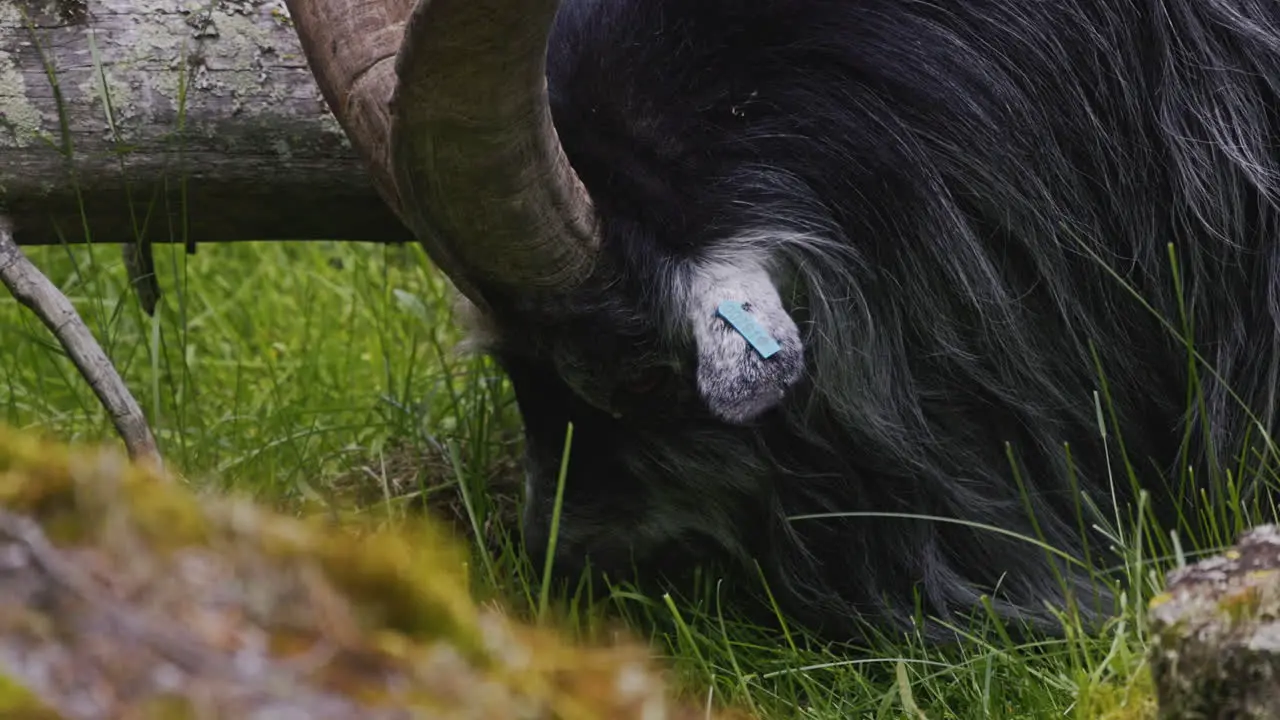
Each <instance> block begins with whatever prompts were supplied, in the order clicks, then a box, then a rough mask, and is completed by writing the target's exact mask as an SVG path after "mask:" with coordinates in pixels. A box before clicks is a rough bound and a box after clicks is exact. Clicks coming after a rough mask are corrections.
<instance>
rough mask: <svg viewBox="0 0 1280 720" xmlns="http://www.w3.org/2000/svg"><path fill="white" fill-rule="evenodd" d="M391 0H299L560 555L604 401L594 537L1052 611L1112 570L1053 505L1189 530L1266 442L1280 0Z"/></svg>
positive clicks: (859, 596) (841, 631)
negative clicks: (1088, 560)
mask: <svg viewBox="0 0 1280 720" xmlns="http://www.w3.org/2000/svg"><path fill="white" fill-rule="evenodd" d="M366 4H367V5H371V6H375V10H367V9H358V10H352V8H353V7H356V4H354V3H349V2H348V1H347V0H291V3H290V8H291V10H292V11H293V14H294V16H295V21H296V22H298V27H299V33H300V35H301V37H302V38H303V42H304V48H306V50H307V53H308V58H309V60H310V62H311V63H312V66H313V68H314V69H316V71H317V77H318V79H319V80H320V82H321V86H322V88H323V89H325V92H326V98H327V99H328V100H329V103H330V106H331V107H334V108H335V113H336V114H337V115H338V117H339V119H340V120H341V121H342V122H343V124H344V127H345V128H347V131H348V133H349V134H350V135H351V136H352V138H353V141H354V142H355V144H356V145H357V147H358V148H359V149H360V150H361V152H362V153H364V154H365V157H366V158H367V159H368V161H369V164H370V167H371V168H372V169H373V171H374V173H375V177H376V179H378V181H379V182H380V183H381V185H380V187H382V188H383V191H384V197H385V198H386V199H387V201H388V202H389V203H391V204H392V205H393V206H394V207H395V208H396V209H397V211H398V212H399V213H400V214H401V217H402V219H403V220H404V221H405V223H406V225H407V226H408V227H409V228H411V229H412V230H413V232H414V233H415V234H416V236H417V237H418V238H419V239H420V240H421V241H422V242H423V243H424V245H425V246H426V247H427V249H428V251H429V252H430V253H431V257H432V258H433V260H434V261H435V262H436V263H437V264H438V265H439V266H440V267H441V268H442V269H443V270H444V272H445V273H446V274H447V275H448V276H449V277H450V278H451V279H452V281H453V282H454V284H455V285H456V286H457V287H458V289H459V290H460V291H461V293H462V294H463V295H464V296H465V297H466V298H467V299H468V302H469V303H470V306H471V307H472V309H473V310H474V312H473V313H472V315H473V316H474V318H475V319H474V325H475V328H476V338H477V342H479V343H480V344H481V346H482V347H484V348H485V349H486V351H488V352H490V353H492V355H493V357H495V358H496V360H497V361H498V362H499V363H500V364H501V366H502V367H503V369H504V370H505V371H506V373H507V374H508V376H509V378H510V381H511V384H512V387H513V389H514V393H515V395H516V400H517V402H518V405H519V410H520V413H521V417H522V418H523V425H524V433H525V445H526V456H527V486H526V500H525V511H524V512H525V516H524V522H523V526H524V533H525V540H526V544H527V546H528V547H529V549H530V552H532V553H534V554H535V555H536V553H537V552H538V549H539V548H542V547H543V546H544V545H545V543H546V540H547V538H548V533H549V528H550V523H549V519H550V515H551V509H552V501H553V499H554V497H555V493H556V486H557V476H558V472H559V468H560V461H561V454H562V450H563V444H564V440H565V435H566V434H565V429H566V426H567V424H568V423H570V422H572V423H573V425H574V436H573V444H572V448H571V457H570V461H569V465H568V474H567V480H566V484H565V488H564V491H563V492H564V496H563V512H562V517H561V520H560V525H559V537H558V541H557V546H556V547H557V550H556V558H555V562H556V566H557V568H558V569H559V570H560V572H563V573H575V572H578V571H580V570H582V569H583V568H585V567H587V566H588V562H589V566H590V567H591V568H593V569H596V570H605V571H611V572H614V573H617V572H619V571H624V570H625V569H627V568H630V567H638V568H641V569H642V571H644V568H648V569H649V571H667V572H672V573H674V571H675V570H676V569H677V568H678V566H680V565H689V566H694V565H699V564H703V563H721V564H724V565H725V566H726V567H730V568H733V567H752V566H753V565H754V564H758V566H759V567H760V568H761V569H762V571H763V574H764V577H765V579H766V580H767V581H768V583H769V586H770V590H771V591H772V593H773V594H774V596H775V598H776V599H777V601H778V603H779V604H780V606H781V607H782V608H783V610H784V611H785V612H786V613H787V614H788V616H790V617H791V618H793V619H794V620H795V621H797V622H799V623H802V624H804V625H807V626H809V627H810V628H812V629H814V630H815V632H820V633H822V634H823V635H825V636H828V637H835V638H842V639H843V638H857V637H862V636H864V635H865V633H866V632H867V628H868V627H871V628H879V629H889V630H902V629H906V628H910V627H912V625H913V623H914V622H915V621H916V619H917V616H918V615H919V614H920V612H919V611H920V610H923V611H924V615H927V616H928V617H929V618H933V619H935V620H938V621H943V620H952V619H954V618H956V617H957V616H959V615H962V614H964V613H966V612H968V611H970V610H972V609H974V608H975V607H976V606H977V605H978V603H979V600H980V598H982V596H984V595H990V596H991V602H992V606H993V607H994V608H995V610H996V612H997V613H998V614H1000V615H1001V616H1002V617H1004V618H1006V619H1008V620H1010V621H1016V622H1018V623H1021V624H1022V625H1023V626H1025V627H1027V628H1030V629H1034V630H1041V631H1046V632H1053V631H1055V629H1056V628H1057V624H1058V621H1057V620H1056V619H1055V616H1054V613H1053V612H1051V611H1050V610H1049V609H1048V608H1047V607H1046V605H1047V604H1049V603H1060V602H1063V601H1066V600H1069V599H1073V598H1082V597H1092V596H1093V595H1094V593H1095V592H1098V591H1099V590H1098V587H1097V586H1096V585H1095V584H1094V583H1093V582H1092V580H1091V575H1092V568H1089V567H1085V566H1084V565H1083V564H1080V563H1077V564H1070V563H1060V562H1054V561H1053V560H1052V559H1051V558H1050V557H1049V555H1047V554H1046V553H1045V552H1044V551H1043V550H1041V549H1040V548H1038V547H1037V546H1036V545H1035V544H1033V543H1031V542H1028V540H1027V539H1026V538H1040V539H1041V540H1042V541H1043V543H1044V544H1046V545H1049V546H1052V547H1054V548H1058V549H1060V550H1062V551H1063V552H1065V553H1068V554H1070V555H1072V556H1076V557H1079V555H1080V553H1081V551H1082V548H1084V547H1085V546H1086V545H1090V544H1092V546H1094V549H1095V552H1094V554H1093V556H1092V561H1093V565H1094V567H1101V566H1103V565H1104V564H1105V563H1104V561H1105V560H1106V558H1108V557H1111V558H1112V559H1114V552H1115V549H1114V548H1108V547H1106V545H1107V543H1106V541H1105V540H1104V539H1103V538H1102V537H1101V536H1100V535H1098V534H1096V532H1095V531H1094V530H1092V529H1091V528H1092V527H1093V526H1094V525H1103V526H1110V525H1113V524H1114V523H1115V522H1116V520H1117V516H1116V514H1115V513H1114V512H1113V508H1114V509H1116V510H1118V511H1119V513H1120V515H1122V516H1123V517H1125V518H1128V519H1133V518H1134V517H1135V515H1136V513H1137V510H1135V509H1133V508H1134V506H1135V500H1136V499H1137V493H1138V491H1139V490H1140V489H1145V490H1146V491H1147V492H1148V493H1149V497H1150V508H1149V512H1150V517H1152V518H1154V519H1155V520H1156V521H1159V522H1161V523H1164V524H1165V526H1166V527H1169V528H1176V529H1178V530H1179V531H1181V532H1183V533H1190V532H1193V531H1194V529H1195V528H1194V527H1193V526H1192V524H1191V523H1190V522H1189V521H1188V518H1189V517H1192V516H1194V515H1195V514H1196V513H1197V512H1199V511H1200V508H1201V506H1200V503H1204V502H1210V503H1212V502H1215V501H1220V499H1221V497H1222V494H1223V488H1222V483H1221V474H1220V473H1219V472H1217V471H1216V468H1219V467H1220V466H1221V463H1222V462H1223V461H1224V458H1233V457H1239V456H1240V453H1246V452H1253V453H1262V454H1263V457H1264V459H1265V458H1268V457H1270V456H1269V455H1268V454H1267V453H1269V450H1270V447H1271V445H1270V439H1269V434H1270V431H1271V429H1272V426H1273V423H1274V421H1275V419H1276V397H1275V396H1276V390H1277V386H1278V380H1280V377H1278V376H1280V324H1278V323H1280V293H1278V292H1277V291H1278V290H1280V245H1278V244H1277V233H1278V232H1280V208H1278V207H1277V202H1276V201H1277V192H1278V191H1280V155H1278V153H1277V138H1278V137H1280V132H1278V131H1280V118H1278V117H1277V108H1278V107H1280V105H1278V104H1277V101H1278V100H1280V5H1277V4H1275V3H1264V2H1257V1H1256V0H1122V1H1117V0H963V1H961V2H953V3H926V2H913V1H910V0H769V1H765V0H733V1H730V0H611V1H609V2H604V1H603V0H563V1H562V2H561V1H557V0H507V1H505V2H504V1H500V0H419V1H418V2H416V3H408V2H403V1H401V0H386V1H385V2H384V3H383V5H382V6H378V4H377V3H366ZM317 7H321V8H327V7H334V8H337V10H324V11H321V10H317V9H316V8H317ZM361 12H371V13H373V14H374V15H376V16H377V17H376V18H374V19H373V20H369V21H367V22H365V23H364V24H363V25H361V24H360V22H359V21H356V20H351V19H350V17H349V16H350V15H352V13H355V14H357V15H358V14H359V13H361ZM325 13H328V14H325ZM343 13H346V15H343ZM344 23H346V24H345V25H344ZM370 27H375V29H376V30H377V31H376V32H374V31H373V30H370V29H369V28H370ZM402 27H403V29H402V30H401V28H402ZM333 38H341V41H342V42H344V43H348V44H356V45H358V47H356V48H355V49H352V48H343V47H341V46H340V44H339V43H337V42H334V41H332V39H333ZM401 38H403V43H402V44H401V45H399V46H398V48H397V46H396V43H398V42H400V40H401ZM366 46H367V47H366ZM397 50H398V54H397ZM361 53H363V54H361ZM393 54H395V65H394V67H392V66H391V60H390V58H391V56H392V55H393ZM355 56H359V57H361V58H364V59H365V62H364V64H363V65H359V63H356V64H355V65H353V64H352V63H351V62H346V61H344V60H343V58H348V59H349V58H350V57H355ZM344 62H345V63H346V64H345V65H344V64H343V63H344ZM357 66H358V67H357ZM352 68H357V69H361V70H363V71H367V72H363V73H358V72H356V71H355V70H353V69H352ZM369 68H372V70H370V69H369ZM360 83H364V85H363V86H361V85H360ZM1175 260H1176V263H1175V262H1174V261H1175ZM1184 328H1190V338H1186V337H1183V334H1182V330H1183V329H1184ZM1189 347H1193V348H1194V349H1195V350H1196V351H1198V352H1199V353H1200V354H1201V361H1202V362H1201V363H1199V364H1198V363H1197V362H1195V361H1192V360H1191V359H1189V358H1190V356H1189V352H1190V351H1189V349H1188V348H1189ZM1203 365H1207V366H1209V368H1211V369H1212V371H1210V370H1207V369H1205V367H1203ZM1192 385H1194V386H1195V390H1196V393H1197V395H1198V396H1199V398H1200V399H1199V400H1198V401H1197V402H1193V403H1189V402H1188V392H1189V391H1188V388H1189V387H1191V386H1192ZM1104 405H1105V406H1106V407H1105V408H1103V407H1102V406H1104ZM1100 408H1102V409H1101V410H1100ZM1104 415H1106V417H1105V418H1104V417H1103V416H1104ZM1100 419H1105V421H1106V424H1107V425H1108V427H1109V432H1110V433H1111V436H1110V437H1109V438H1104V437H1102V432H1101V430H1100V427H1099V422H1100ZM1117 438H1118V439H1119V441H1120V442H1122V443H1123V446H1122V447H1121V446H1119V445H1117V444H1116V440H1117ZM1108 443H1110V446H1108ZM1068 450H1069V452H1068ZM1126 462H1127V463H1128V465H1126V464H1125V463H1126ZM1264 464H1265V463H1264ZM1126 467H1132V468H1133V469H1134V475H1135V477H1137V478H1138V482H1137V483H1130V482H1129V480H1127V479H1126ZM1188 469H1190V470H1191V471H1189V470H1188ZM1265 475H1266V473H1265V472H1264V471H1263V470H1261V469H1259V470H1257V471H1256V472H1254V473H1253V474H1251V475H1249V476H1248V477H1247V478H1245V479H1244V480H1242V482H1243V483H1244V484H1245V487H1244V488H1243V490H1242V492H1244V493H1245V494H1246V495H1249V494H1250V493H1252V494H1254V495H1253V496H1257V494H1258V493H1268V492H1270V490H1268V489H1267V486H1266V484H1265V483H1264V482H1263V479H1264V476H1265ZM841 514H844V516H842V515H841ZM798 516H801V517H807V519H797V517H798ZM993 528H994V530H993ZM1103 592H1105V589H1104V590H1103ZM1084 612H1085V613H1086V614H1088V613H1089V612H1092V611H1090V610H1088V609H1086V610H1084ZM942 627H943V624H942V623H940V622H928V623H927V627H926V628H925V629H924V630H923V631H924V632H925V633H926V634H927V635H929V636H930V637H941V634H942V633H943V630H942Z"/></svg>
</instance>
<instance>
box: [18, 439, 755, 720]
mask: <svg viewBox="0 0 1280 720" xmlns="http://www.w3.org/2000/svg"><path fill="white" fill-rule="evenodd" d="M422 522H423V523H424V524H407V525H406V526H404V527H401V528H397V529H395V530H379V529H374V528H370V527H362V526H360V525H359V524H356V523H354V521H353V522H352V523H351V524H348V523H343V524H342V525H341V526H339V525H338V524H336V523H334V522H332V521H328V522H320V521H310V520H303V519H298V518H293V517H288V516H284V515H280V514H276V513H273V512H269V511H267V510H265V509H263V508H261V507H258V506H256V505H254V504H252V503H249V502H247V501H241V500H235V499H232V498H227V497H218V496H202V495H198V494H197V493H195V492H193V491H191V490H190V489H188V488H186V487H185V486H184V485H183V484H182V483H181V482H179V481H177V480H175V479H173V478H170V477H168V476H163V475H160V474H158V473H157V472H156V471H154V470H152V469H150V468H149V467H143V466H140V465H133V464H130V463H129V462H128V461H127V460H126V459H125V458H124V457H123V456H122V455H120V454H118V453H116V452H114V451H107V450H100V449H83V448H81V449H73V448H68V447H66V446H63V445H61V444H57V443H50V442H46V441H42V440H39V439H36V438H35V437H33V436H31V435H27V434H22V433H18V432H15V431H13V430H11V429H8V428H5V427H4V426H3V425H0V716H3V717H24V718H32V720H38V719H40V718H76V719H80V718H83V719H85V720H88V719H90V718H144V717H145V718H153V719H156V720H163V719H167V718H179V717H181V718H188V717H234V718H243V719H244V720H256V719H259V718H261V719H263V720H265V719H267V718H273V719H278V720H286V719H293V718H299V719H302V718H307V719H310V720H328V719H329V718H370V719H377V720H381V719H383V718H387V719H390V718H414V717H431V718H458V719H462V718H475V719H476V720H482V719H488V718H493V719H495V720H497V719H499V718H501V719H502V720H517V719H520V718H565V719H569V718H581V719H583V720H590V719H595V718H601V719H604V718H609V719H610V720H613V719H615V718H617V719H619V720H622V719H626V718H635V719H636V720H659V719H661V718H690V719H692V718H703V717H708V715H707V714H706V710H705V708H703V707H699V706H695V705H692V704H691V705H683V704H680V703H678V702H676V701H675V699H674V695H673V693H672V692H671V690H670V689H669V688H668V687H667V685H666V684H665V683H664V681H663V678H662V675H661V671H660V668H658V667H656V666H655V665H654V664H653V663H652V662H651V661H650V658H649V656H648V652H647V651H646V649H645V648H643V647H642V646H641V645H638V644H625V643H620V644H618V645H616V646H608V647H604V646H599V647H581V646H577V645H574V644H571V643H569V642H567V641H565V640H563V639H561V637H560V636H559V635H557V634H556V633H554V632H553V631H551V630H547V629H542V628H534V627H530V626H526V625H522V624H520V623H517V622H515V621H513V620H511V619H509V618H508V617H507V616H506V615H504V614H503V613H502V612H501V611H500V610H499V609H497V608H492V607H488V606H484V607H481V606H479V605H477V604H476V603H475V602H474V601H473V600H472V598H471V596H470V595H469V592H468V585H467V574H466V566H465V559H466V556H465V553H464V551H463V548H462V546H461V545H460V543H457V542H455V540H454V539H453V538H452V537H451V536H448V535H447V534H446V533H444V532H443V531H442V530H441V529H440V528H439V527H437V526H436V525H434V524H432V523H431V522H430V521H427V520H424V521H422ZM710 717H719V718H729V717H743V716H742V715H739V714H736V713H723V714H718V715H711V716H710Z"/></svg>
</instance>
